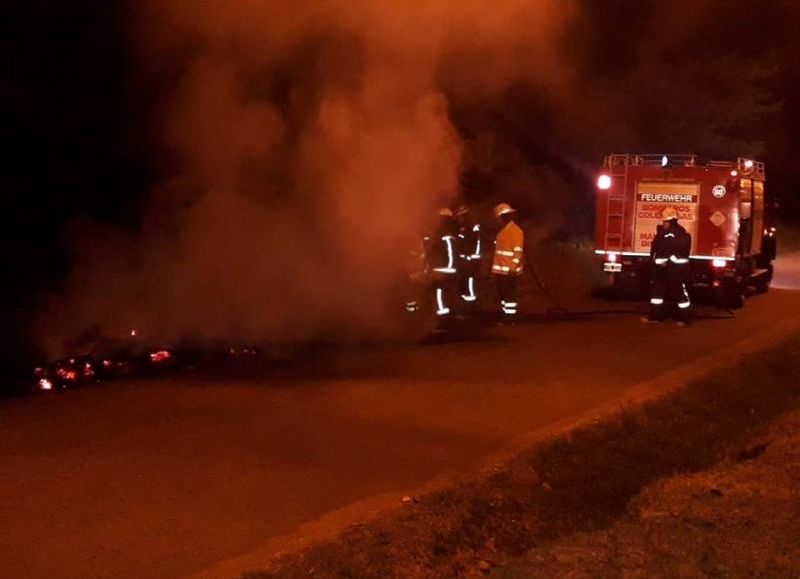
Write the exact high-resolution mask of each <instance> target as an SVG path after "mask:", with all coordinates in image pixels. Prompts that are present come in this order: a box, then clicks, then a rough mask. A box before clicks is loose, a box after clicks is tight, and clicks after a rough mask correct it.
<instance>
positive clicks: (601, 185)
mask: <svg viewBox="0 0 800 579" xmlns="http://www.w3.org/2000/svg"><path fill="white" fill-rule="evenodd" d="M597 188H598V189H600V190H601V191H607V190H609V189H611V177H610V176H608V175H600V176H599V177H598V178H597Z"/></svg>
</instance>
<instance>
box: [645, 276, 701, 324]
mask: <svg viewBox="0 0 800 579" xmlns="http://www.w3.org/2000/svg"><path fill="white" fill-rule="evenodd" d="M688 279H689V266H688V264H674V263H669V264H667V265H664V266H655V267H654V269H653V272H652V280H651V282H652V285H651V289H650V319H651V320H653V321H657V322H660V321H663V320H665V319H667V318H668V317H670V315H673V316H674V317H675V319H676V320H678V321H681V322H688V321H689V319H690V316H691V311H690V310H691V306H692V301H691V299H690V298H689V288H688V286H687V281H688Z"/></svg>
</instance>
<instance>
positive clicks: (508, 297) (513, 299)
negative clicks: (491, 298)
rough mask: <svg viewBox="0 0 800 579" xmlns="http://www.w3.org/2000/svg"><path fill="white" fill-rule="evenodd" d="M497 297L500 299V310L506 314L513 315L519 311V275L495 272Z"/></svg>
mask: <svg viewBox="0 0 800 579" xmlns="http://www.w3.org/2000/svg"><path fill="white" fill-rule="evenodd" d="M494 281H495V285H496V287H497V297H498V298H499V299H500V310H501V311H502V312H503V315H504V316H508V317H513V316H516V315H517V312H518V311H519V301H518V298H517V276H515V275H498V274H494Z"/></svg>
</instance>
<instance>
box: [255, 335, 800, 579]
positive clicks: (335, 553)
mask: <svg viewBox="0 0 800 579" xmlns="http://www.w3.org/2000/svg"><path fill="white" fill-rule="evenodd" d="M799 355H800V340H795V341H792V342H790V343H788V344H785V345H783V346H781V347H780V348H778V349H776V350H774V351H770V352H766V353H762V354H758V355H753V356H751V357H750V358H748V359H746V360H744V361H743V362H741V363H740V364H738V365H737V366H736V367H735V368H731V369H730V370H729V371H726V372H719V373H716V374H714V375H711V376H709V377H707V378H704V379H702V380H699V381H696V382H694V383H692V384H690V385H688V386H687V387H686V388H684V389H682V390H681V391H679V392H676V393H674V394H671V395H669V396H666V397H664V398H662V399H661V400H658V401H655V402H653V403H650V404H648V405H646V406H644V407H642V408H639V409H636V410H631V411H627V412H624V413H622V414H620V415H618V416H616V417H614V418H613V419H610V420H608V421H606V422H603V423H599V424H596V425H593V426H591V427H587V428H583V429H580V430H578V431H575V432H573V433H572V434H571V435H569V436H565V437H562V438H559V439H557V440H553V441H551V442H549V443H547V444H544V445H542V446H540V447H538V448H536V449H533V450H531V451H530V452H528V453H527V454H525V455H523V456H520V457H519V458H518V459H517V460H515V461H514V462H513V463H511V464H510V465H508V466H507V467H505V468H503V469H502V470H500V471H498V472H495V473H493V474H491V475H489V476H487V477H484V478H481V479H478V480H472V481H467V482H464V483H462V484H460V485H459V486H457V487H455V488H452V489H449V490H445V491H441V492H438V493H435V494H433V495H431V496H426V497H423V498H422V499H421V500H420V502H419V503H417V504H414V505H413V506H409V507H406V508H405V509H402V510H400V511H399V512H397V513H395V514H393V515H390V516H387V517H385V518H383V519H379V520H377V521H375V522H373V523H370V524H365V525H361V526H357V527H353V528H351V529H349V530H347V531H345V532H344V533H343V534H342V535H341V536H340V537H339V539H338V540H336V541H334V542H330V543H327V544H323V545H319V546H316V547H313V548H311V549H309V550H307V551H305V552H303V553H300V554H297V555H293V556H289V557H287V558H286V559H284V560H283V561H281V562H280V563H279V566H277V567H276V568H275V569H272V570H268V571H260V572H252V573H249V574H247V575H246V577H247V578H248V579H266V578H276V579H289V578H299V577H309V576H313V577H354V578H355V577H358V578H370V577H375V578H378V577H380V578H388V577H442V578H443V577H454V576H472V575H479V574H481V573H483V572H486V571H488V569H489V568H492V567H496V566H498V565H502V564H504V563H505V562H507V561H508V560H510V559H511V558H514V557H518V556H520V555H523V554H524V553H526V552H527V551H528V550H530V549H531V548H533V547H537V546H542V545H546V544H548V543H550V542H552V541H556V540H558V539H559V538H563V537H566V536H569V535H572V534H575V533H579V532H590V531H593V530H597V529H601V528H604V527H606V526H608V525H610V524H612V523H613V522H614V521H615V520H617V519H618V518H619V517H620V516H622V515H623V514H624V512H625V509H626V505H628V503H629V501H630V500H631V499H632V498H633V497H635V496H636V495H637V494H638V493H639V492H640V490H641V489H642V488H644V487H645V486H646V485H648V484H650V483H652V482H654V481H656V480H657V479H659V478H662V477H666V476H671V475H674V474H676V473H687V472H695V471H699V470H702V469H705V468H708V467H709V466H711V465H712V464H714V463H715V462H716V461H718V460H719V458H720V457H721V456H722V454H723V452H724V450H725V449H726V448H728V447H729V446H730V445H731V444H740V443H741V442H742V441H744V440H746V438H747V437H748V436H750V435H752V433H753V432H754V431H755V429H757V428H759V427H760V426H762V425H764V424H765V423H767V422H768V421H770V420H771V419H773V418H774V417H775V416H777V415H778V414H780V413H781V412H783V411H784V410H785V409H786V408H787V407H790V406H791V405H793V404H796V403H798V402H799V401H800V398H799V397H800V365H798V364H797V363H796V360H797V359H798V356H799Z"/></svg>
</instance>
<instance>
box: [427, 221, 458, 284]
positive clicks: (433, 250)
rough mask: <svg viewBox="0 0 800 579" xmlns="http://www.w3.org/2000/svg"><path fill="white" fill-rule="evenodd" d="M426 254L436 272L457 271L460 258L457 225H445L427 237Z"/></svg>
mask: <svg viewBox="0 0 800 579" xmlns="http://www.w3.org/2000/svg"><path fill="white" fill-rule="evenodd" d="M425 255H426V256H427V259H428V265H429V266H430V269H431V270H432V271H433V272H434V273H435V274H440V275H451V274H454V273H456V271H457V269H456V268H457V264H456V259H457V258H458V235H457V232H456V229H455V227H452V226H450V225H443V226H442V227H440V228H439V229H438V230H437V232H436V233H435V234H433V235H432V236H431V237H429V238H426V247H425Z"/></svg>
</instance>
